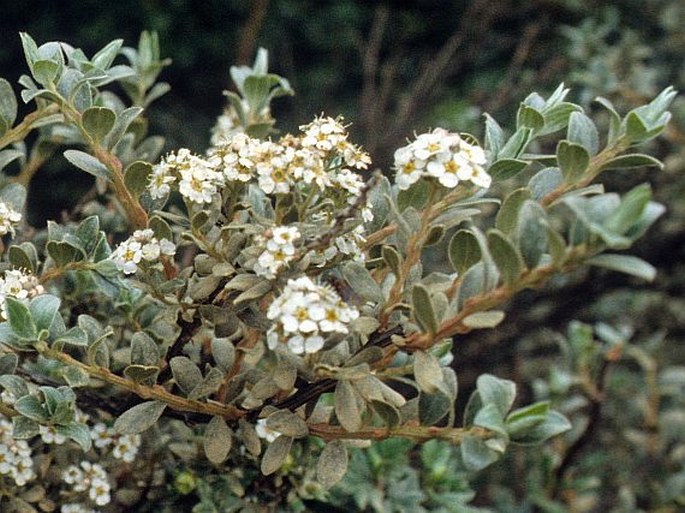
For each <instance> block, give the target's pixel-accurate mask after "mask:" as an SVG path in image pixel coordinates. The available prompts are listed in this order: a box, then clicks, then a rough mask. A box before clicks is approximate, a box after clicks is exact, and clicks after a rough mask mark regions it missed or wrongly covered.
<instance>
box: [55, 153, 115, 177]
mask: <svg viewBox="0 0 685 513" xmlns="http://www.w3.org/2000/svg"><path fill="white" fill-rule="evenodd" d="M64 157H65V158H66V159H67V160H68V161H69V162H71V163H72V164H73V165H75V166H76V167H77V168H79V169H80V170H82V171H85V172H86V173H89V174H91V175H93V176H95V177H96V178H103V179H105V180H107V181H111V173H110V171H109V169H107V166H105V165H104V164H103V163H102V162H100V161H99V160H98V159H96V158H95V157H93V156H92V155H89V154H88V153H86V152H83V151H79V150H67V151H65V152H64Z"/></svg>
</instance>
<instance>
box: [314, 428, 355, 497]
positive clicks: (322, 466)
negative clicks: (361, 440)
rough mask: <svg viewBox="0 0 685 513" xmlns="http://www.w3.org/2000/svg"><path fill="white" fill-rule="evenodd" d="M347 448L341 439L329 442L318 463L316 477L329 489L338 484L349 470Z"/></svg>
mask: <svg viewBox="0 0 685 513" xmlns="http://www.w3.org/2000/svg"><path fill="white" fill-rule="evenodd" d="M347 464H348V456H347V448H346V447H345V444H344V443H343V442H342V441H341V440H332V441H330V442H328V443H327V444H326V445H325V446H324V448H323V450H322V451H321V455H320V456H319V461H318V462H317V464H316V479H317V481H319V483H321V485H322V486H323V487H324V488H326V489H328V488H331V487H333V486H334V485H335V484H337V483H338V482H339V481H340V480H341V479H342V478H343V477H344V476H345V473H346V472H347Z"/></svg>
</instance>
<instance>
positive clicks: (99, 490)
mask: <svg viewBox="0 0 685 513" xmlns="http://www.w3.org/2000/svg"><path fill="white" fill-rule="evenodd" d="M109 492H110V486H109V483H108V482H107V481H106V480H104V479H99V478H95V479H93V480H92V481H91V483H90V490H89V491H88V497H90V500H92V501H93V502H95V504H97V505H98V506H104V505H105V504H109V503H110V501H111V500H112V499H111V496H110V494H109Z"/></svg>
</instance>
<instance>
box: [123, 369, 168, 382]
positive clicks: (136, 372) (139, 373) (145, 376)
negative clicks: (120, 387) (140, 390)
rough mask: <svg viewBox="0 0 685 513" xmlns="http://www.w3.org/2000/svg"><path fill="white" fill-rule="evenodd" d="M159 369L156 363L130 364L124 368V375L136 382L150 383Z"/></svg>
mask: <svg viewBox="0 0 685 513" xmlns="http://www.w3.org/2000/svg"><path fill="white" fill-rule="evenodd" d="M159 370H160V369H159V367H157V366H156V365H140V364H131V365H128V366H127V367H126V368H125V369H124V376H126V377H127V378H128V379H130V380H131V381H135V382H136V383H143V384H147V385H152V384H154V380H155V379H156V378H157V375H158V374H159Z"/></svg>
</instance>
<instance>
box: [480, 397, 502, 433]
mask: <svg viewBox="0 0 685 513" xmlns="http://www.w3.org/2000/svg"><path fill="white" fill-rule="evenodd" d="M473 425H474V426H479V427H482V428H485V429H489V430H490V431H494V432H495V433H498V434H500V435H502V436H505V437H506V436H507V430H506V428H505V426H504V417H503V416H502V414H501V413H500V411H499V408H497V405H496V404H494V403H490V404H486V405H485V406H484V407H483V408H481V409H480V410H478V413H476V416H475V417H474V419H473Z"/></svg>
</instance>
